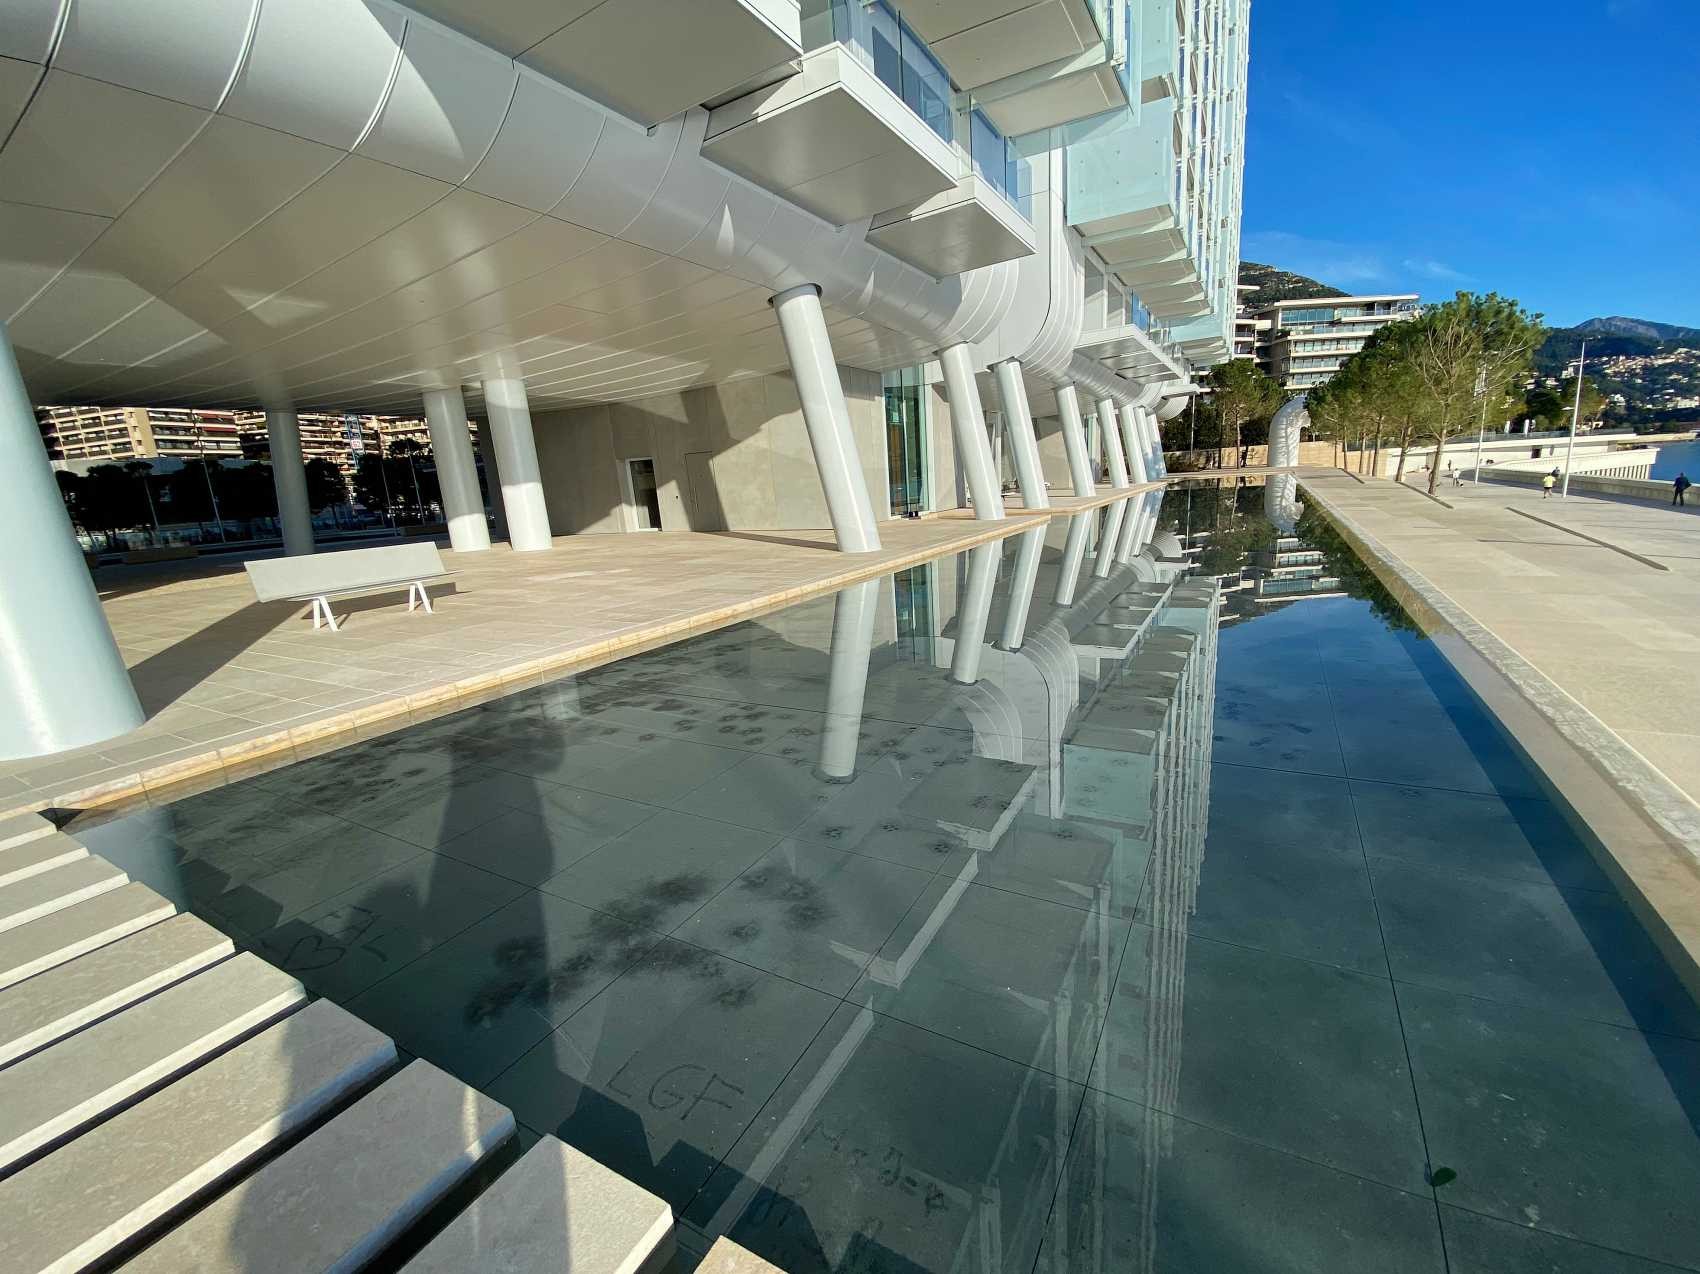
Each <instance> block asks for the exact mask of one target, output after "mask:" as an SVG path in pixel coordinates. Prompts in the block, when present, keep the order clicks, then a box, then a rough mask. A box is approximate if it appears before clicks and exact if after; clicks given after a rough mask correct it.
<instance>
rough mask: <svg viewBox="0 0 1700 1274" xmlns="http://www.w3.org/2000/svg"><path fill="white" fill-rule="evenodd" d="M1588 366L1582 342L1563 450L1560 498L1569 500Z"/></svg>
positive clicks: (1577, 360) (1577, 359)
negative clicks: (1585, 370)
mask: <svg viewBox="0 0 1700 1274" xmlns="http://www.w3.org/2000/svg"><path fill="white" fill-rule="evenodd" d="M1587 365H1588V341H1587V338H1586V337H1584V338H1583V340H1582V350H1581V352H1580V353H1579V354H1577V355H1576V404H1575V406H1573V407H1572V408H1571V409H1570V442H1569V443H1568V444H1567V445H1566V446H1565V448H1564V490H1563V491H1562V492H1561V493H1560V496H1561V498H1563V499H1569V498H1570V457H1571V456H1573V455H1575V454H1576V426H1577V425H1578V424H1579V423H1580V422H1581V419H1582V369H1583V368H1584V367H1586V366H1587Z"/></svg>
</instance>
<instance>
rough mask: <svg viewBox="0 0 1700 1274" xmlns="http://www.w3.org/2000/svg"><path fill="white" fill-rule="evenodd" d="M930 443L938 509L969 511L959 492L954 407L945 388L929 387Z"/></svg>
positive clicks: (932, 476) (936, 506) (935, 504)
mask: <svg viewBox="0 0 1700 1274" xmlns="http://www.w3.org/2000/svg"><path fill="white" fill-rule="evenodd" d="M926 401H927V432H928V437H927V443H928V447H929V454H928V461H929V463H930V464H931V466H932V467H931V470H930V472H931V481H932V490H933V508H934V509H960V508H965V507H967V498H966V497H959V496H958V494H957V490H956V468H957V466H956V441H955V434H954V433H953V432H952V424H951V417H950V403H949V402H948V401H946V399H945V396H944V387H943V386H941V385H929V386H927V400H926Z"/></svg>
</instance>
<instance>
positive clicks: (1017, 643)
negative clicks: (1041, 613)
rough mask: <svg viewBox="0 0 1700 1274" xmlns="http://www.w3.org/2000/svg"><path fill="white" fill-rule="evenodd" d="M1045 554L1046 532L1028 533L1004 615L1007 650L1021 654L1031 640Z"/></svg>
mask: <svg viewBox="0 0 1700 1274" xmlns="http://www.w3.org/2000/svg"><path fill="white" fill-rule="evenodd" d="M1044 551H1045V528H1044V527H1043V526H1042V525H1041V526H1036V527H1034V528H1033V529H1032V530H1031V531H1024V532H1023V533H1022V536H1021V543H1020V544H1019V545H1018V546H1017V548H1016V551H1015V574H1014V576H1013V577H1012V578H1011V579H1010V582H1009V603H1008V605H1006V606H1005V607H1004V613H1003V641H1002V643H1001V644H1002V646H1003V648H1004V649H1005V650H1020V649H1021V644H1022V643H1023V642H1025V641H1026V640H1027V613H1028V612H1029V611H1030V610H1031V609H1032V608H1033V588H1034V586H1035V585H1037V584H1038V582H1039V559H1040V557H1041V556H1043V554H1044Z"/></svg>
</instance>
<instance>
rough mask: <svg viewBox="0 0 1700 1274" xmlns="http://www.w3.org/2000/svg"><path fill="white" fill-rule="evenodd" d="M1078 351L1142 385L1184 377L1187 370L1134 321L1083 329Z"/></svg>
mask: <svg viewBox="0 0 1700 1274" xmlns="http://www.w3.org/2000/svg"><path fill="white" fill-rule="evenodd" d="M1074 348H1075V350H1076V352H1078V353H1081V354H1084V355H1085V356H1086V357H1087V358H1090V359H1093V360H1095V361H1097V362H1100V363H1102V364H1103V365H1104V366H1105V367H1107V368H1108V369H1109V370H1110V371H1112V372H1115V373H1117V374H1118V375H1121V376H1126V377H1128V379H1130V380H1132V381H1135V382H1137V383H1139V384H1141V385H1144V384H1149V383H1150V382H1151V381H1154V380H1185V379H1186V372H1185V369H1184V368H1182V367H1181V366H1180V365H1179V364H1178V363H1176V362H1175V360H1174V359H1173V358H1171V357H1170V356H1169V355H1168V354H1167V353H1165V352H1164V351H1163V349H1162V348H1161V347H1160V346H1159V345H1158V344H1157V342H1156V341H1154V340H1153V339H1152V338H1151V336H1150V334H1149V333H1147V332H1146V331H1144V330H1143V329H1142V328H1140V327H1138V326H1137V325H1135V324H1133V323H1120V324H1116V325H1115V326H1112V327H1105V328H1098V329H1096V330H1093V331H1087V332H1082V333H1081V334H1080V341H1079V343H1078V344H1076V345H1075V347H1074Z"/></svg>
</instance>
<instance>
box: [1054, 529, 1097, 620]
mask: <svg viewBox="0 0 1700 1274" xmlns="http://www.w3.org/2000/svg"><path fill="white" fill-rule="evenodd" d="M1091 533H1092V515H1091V514H1089V513H1083V514H1081V515H1080V516H1079V517H1075V518H1070V519H1069V523H1068V540H1067V542H1066V543H1065V544H1064V545H1063V558H1062V569H1061V570H1060V571H1058V572H1057V597H1056V602H1057V605H1058V606H1072V605H1074V590H1075V589H1076V588H1077V587H1078V586H1079V584H1080V566H1081V563H1082V562H1084V561H1085V560H1086V538H1087V536H1089V535H1090V534H1091Z"/></svg>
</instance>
